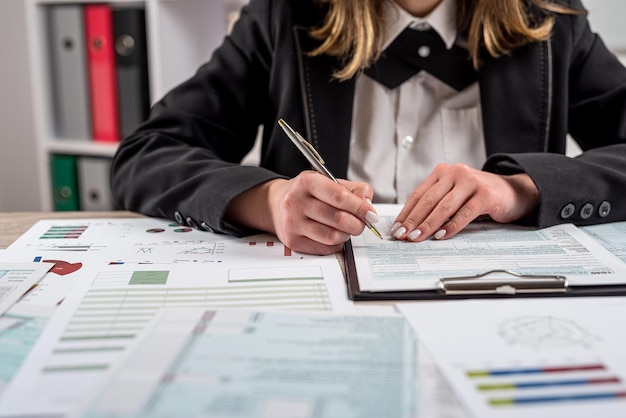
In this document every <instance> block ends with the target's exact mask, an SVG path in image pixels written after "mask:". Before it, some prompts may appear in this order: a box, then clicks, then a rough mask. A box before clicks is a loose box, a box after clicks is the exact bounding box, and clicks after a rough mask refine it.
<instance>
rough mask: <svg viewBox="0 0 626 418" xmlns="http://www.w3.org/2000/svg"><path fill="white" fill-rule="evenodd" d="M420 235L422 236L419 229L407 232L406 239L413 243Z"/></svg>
mask: <svg viewBox="0 0 626 418" xmlns="http://www.w3.org/2000/svg"><path fill="white" fill-rule="evenodd" d="M420 235H422V231H420V230H419V229H415V230H413V231H411V232H409V235H407V236H406V237H407V238H408V239H409V240H410V241H415V240H416V239H418V238H419V236H420Z"/></svg>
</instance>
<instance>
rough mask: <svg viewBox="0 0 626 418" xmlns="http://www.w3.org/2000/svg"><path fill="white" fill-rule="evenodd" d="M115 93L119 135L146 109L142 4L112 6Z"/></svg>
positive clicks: (136, 122)
mask: <svg viewBox="0 0 626 418" xmlns="http://www.w3.org/2000/svg"><path fill="white" fill-rule="evenodd" d="M113 35H114V36H113V37H114V39H115V68H116V73H117V97H118V107H117V108H118V112H119V115H118V116H119V121H120V135H121V137H122V138H124V137H126V136H128V135H130V134H131V133H132V132H133V131H134V130H135V129H136V128H137V126H139V124H140V123H141V122H143V121H144V120H145V119H146V118H147V117H148V113H149V111H150V94H149V77H148V43H147V36H146V18H145V10H144V9H143V7H131V6H116V7H115V8H113Z"/></svg>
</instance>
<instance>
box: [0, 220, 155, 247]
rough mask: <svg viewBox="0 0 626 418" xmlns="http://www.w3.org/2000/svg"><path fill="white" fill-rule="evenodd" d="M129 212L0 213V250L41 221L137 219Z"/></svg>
mask: <svg viewBox="0 0 626 418" xmlns="http://www.w3.org/2000/svg"><path fill="white" fill-rule="evenodd" d="M141 216H143V215H140V214H138V213H134V212H128V211H106V212H0V249H5V248H7V247H8V246H9V245H11V244H12V243H13V241H15V240H16V239H17V238H19V237H20V235H22V234H23V233H24V232H26V231H27V230H28V229H29V228H30V227H31V226H33V225H34V224H35V223H36V222H37V221H38V220H40V219H75V218H137V217H141Z"/></svg>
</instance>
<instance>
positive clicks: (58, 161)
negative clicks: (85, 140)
mask: <svg viewBox="0 0 626 418" xmlns="http://www.w3.org/2000/svg"><path fill="white" fill-rule="evenodd" d="M50 172H51V174H52V176H51V177H52V198H53V208H54V210H55V211H73V210H80V203H79V202H80V199H79V195H78V170H77V157H76V156H74V155H58V154H54V155H52V156H51V157H50Z"/></svg>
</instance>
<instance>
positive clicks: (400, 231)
mask: <svg viewBox="0 0 626 418" xmlns="http://www.w3.org/2000/svg"><path fill="white" fill-rule="evenodd" d="M405 233H406V228H405V227H401V228H398V229H396V232H394V233H393V237H394V238H396V239H399V238H400V237H401V236H402V235H404V234H405Z"/></svg>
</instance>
